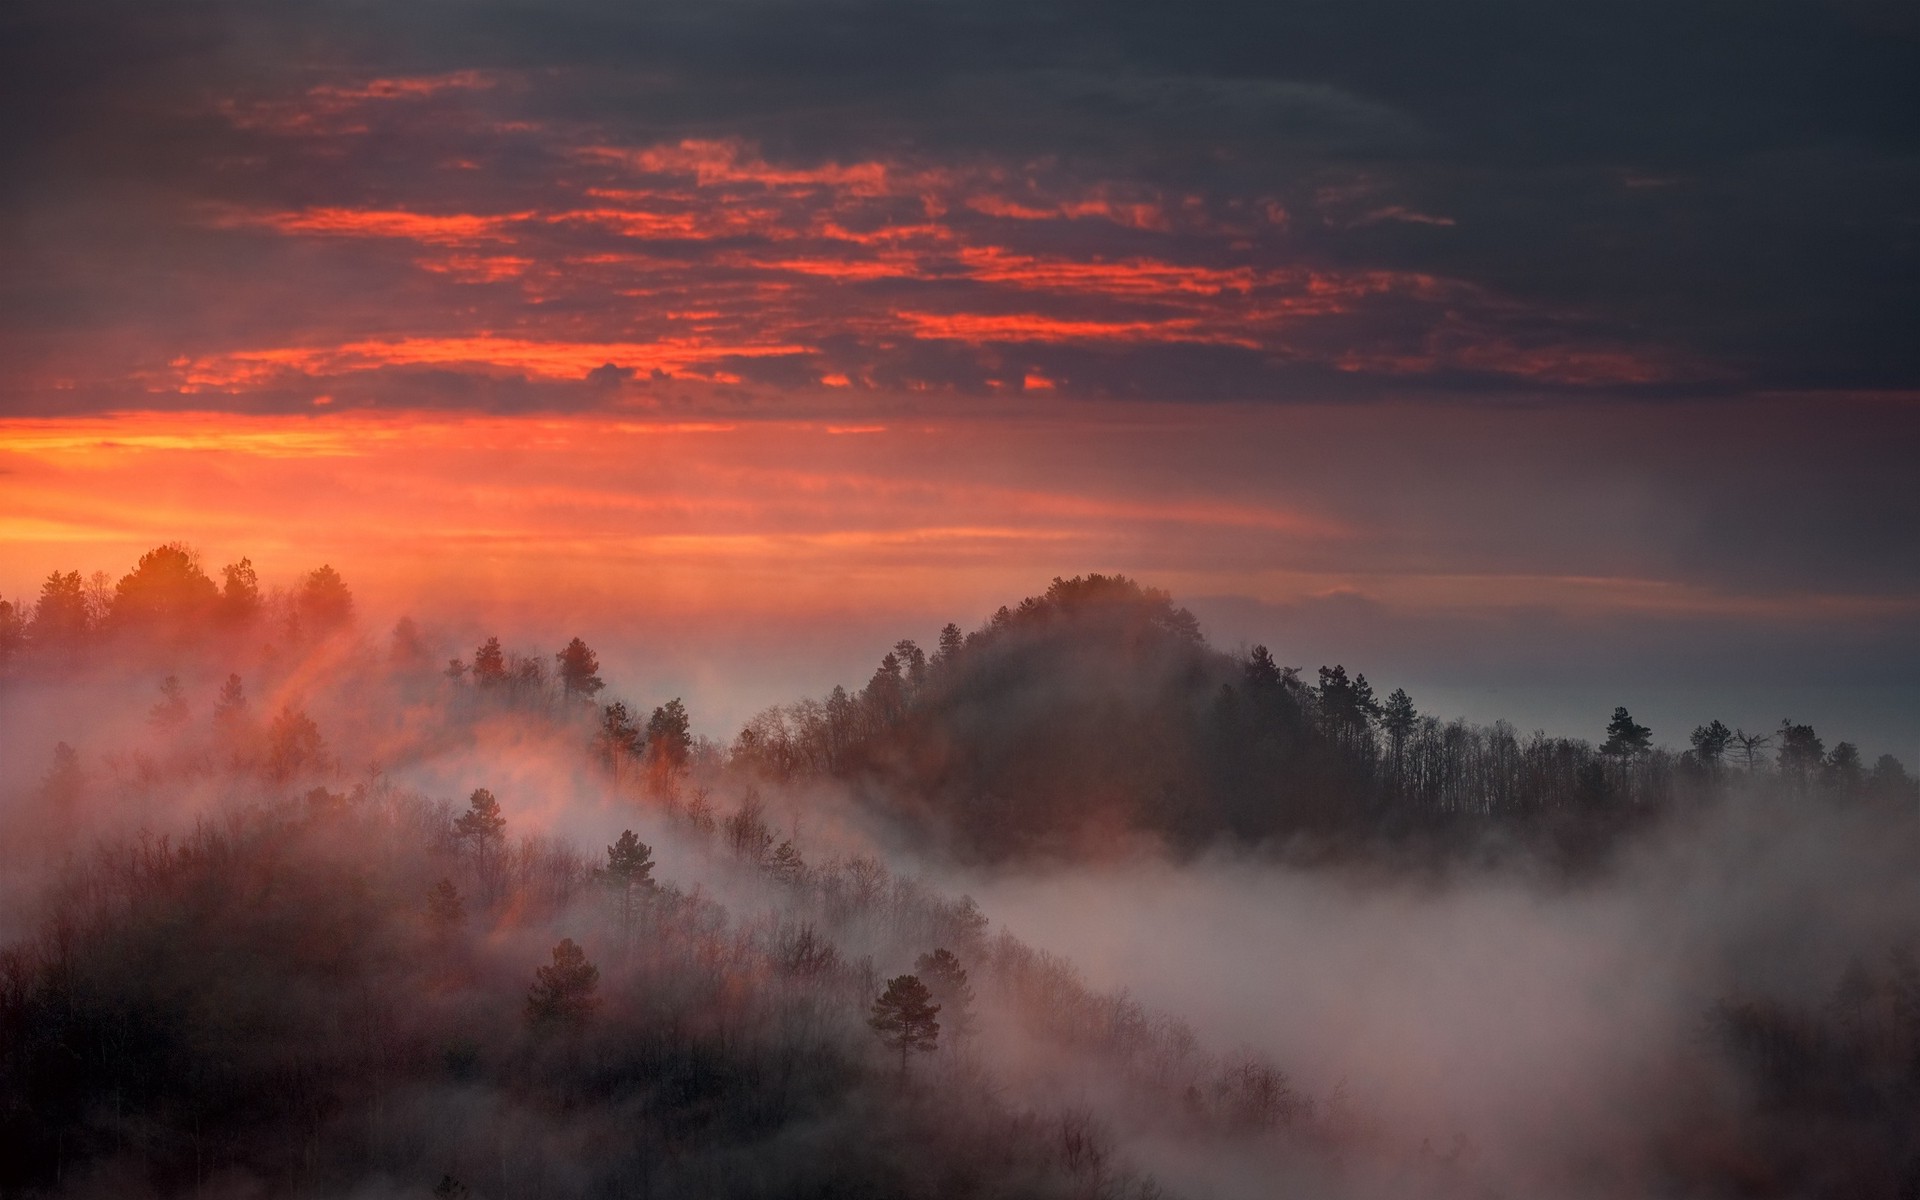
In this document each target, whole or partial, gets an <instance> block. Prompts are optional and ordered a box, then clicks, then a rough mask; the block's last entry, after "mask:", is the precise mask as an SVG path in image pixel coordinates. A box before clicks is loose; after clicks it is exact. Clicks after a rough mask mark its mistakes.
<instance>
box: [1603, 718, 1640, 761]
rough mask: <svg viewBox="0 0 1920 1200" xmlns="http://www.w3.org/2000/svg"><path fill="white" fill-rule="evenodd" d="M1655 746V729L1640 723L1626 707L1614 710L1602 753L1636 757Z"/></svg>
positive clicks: (1619, 756)
mask: <svg viewBox="0 0 1920 1200" xmlns="http://www.w3.org/2000/svg"><path fill="white" fill-rule="evenodd" d="M1652 748H1653V730H1651V729H1648V728H1647V727H1646V726H1645V725H1641V724H1638V723H1636V722H1635V721H1634V719H1633V714H1632V713H1630V712H1628V711H1627V710H1626V709H1625V708H1624V707H1621V708H1616V709H1614V710H1613V719H1612V720H1611V721H1608V722H1607V740H1606V741H1605V742H1604V743H1602V744H1601V746H1600V753H1602V754H1605V755H1607V756H1609V757H1611V758H1636V757H1638V756H1640V755H1642V754H1645V753H1646V752H1647V751H1648V750H1651V749H1652Z"/></svg>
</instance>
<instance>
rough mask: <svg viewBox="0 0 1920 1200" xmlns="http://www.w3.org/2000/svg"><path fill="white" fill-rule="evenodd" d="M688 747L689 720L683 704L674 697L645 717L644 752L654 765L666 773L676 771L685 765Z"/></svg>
mask: <svg viewBox="0 0 1920 1200" xmlns="http://www.w3.org/2000/svg"><path fill="white" fill-rule="evenodd" d="M692 750H693V732H692V723H691V722H690V721H689V720H688V718H687V706H686V705H684V704H682V703H680V698H679V697H678V696H676V697H674V698H673V699H671V700H669V701H667V702H666V703H665V704H662V705H661V706H660V707H659V708H656V709H654V710H653V715H652V716H650V717H648V718H647V751H648V753H650V754H651V755H652V756H653V760H654V762H655V763H656V764H659V765H660V766H662V767H664V768H665V769H666V770H667V771H669V772H677V771H680V770H682V769H683V768H685V767H686V765H687V756H688V754H689V753H690V752H691V751H692Z"/></svg>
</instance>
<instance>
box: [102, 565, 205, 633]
mask: <svg viewBox="0 0 1920 1200" xmlns="http://www.w3.org/2000/svg"><path fill="white" fill-rule="evenodd" d="M219 598H220V593H219V589H218V588H216V587H215V586H214V583H213V580H211V579H209V578H207V573H206V572H205V571H203V570H201V569H200V556H199V555H198V554H196V553H194V551H193V550H191V549H189V548H188V547H186V546H183V545H181V544H180V543H178V542H169V543H167V544H166V545H164V546H157V547H155V548H154V549H152V550H149V551H147V552H146V553H145V554H143V555H141V556H140V562H139V564H138V565H137V566H135V567H134V569H133V570H132V571H131V572H129V573H128V574H127V575H125V576H123V577H122V578H121V580H120V582H119V583H118V584H116V585H115V587H114V589H113V603H112V607H111V609H110V610H109V619H110V620H111V621H112V623H113V624H114V625H115V626H118V627H120V628H122V629H138V630H142V631H143V632H146V633H149V634H153V635H161V634H165V635H171V636H176V637H177V636H180V635H183V634H186V633H188V632H191V631H193V630H194V629H196V628H198V627H200V626H202V625H203V624H204V623H205V622H206V620H207V618H208V617H209V616H211V615H212V614H213V611H214V608H215V605H216V604H217V603H218V602H219Z"/></svg>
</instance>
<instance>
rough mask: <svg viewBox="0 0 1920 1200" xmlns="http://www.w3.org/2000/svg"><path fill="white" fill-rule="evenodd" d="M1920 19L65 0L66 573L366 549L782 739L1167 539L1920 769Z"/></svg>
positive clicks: (22, 360)
mask: <svg viewBox="0 0 1920 1200" xmlns="http://www.w3.org/2000/svg"><path fill="white" fill-rule="evenodd" d="M1915 11H1916V10H1914V9H1913V7H1912V6H1911V5H1909V4H1905V3H1899V2H1896V0H1886V2H1881V0H1798V2H1791V0H1782V2H1777V3H1766V4H1754V3H1752V2H1751V0H1743V2H1740V3H1732V2H1728V3H1719V2H1707V0H1701V2H1693V3H1687V4H1674V3H1671V2H1670V0H1667V2H1661V3H1654V2H1650V0H1647V2H1643V0H1607V2H1598V0H1567V2H1565V3H1555V4H1541V3H1538V2H1536V0H1525V2H1522V0H1514V2H1492V0H1481V2H1465V3H1459V4H1449V5H1434V4H1430V3H1427V2H1425V0H1343V2H1340V3H1334V2H1315V3H1303V2H1299V0H1288V2H1284V3H1275V2H1268V3H1260V4H1252V3H1225V2H1216V3H1207V2H1197V3H1184V4H1179V5H1172V4H1145V3H1138V2H1130V0H1102V2H1100V3H1080V2H1062V0H1021V2H1019V3H1014V2H1011V0H1005V2H1003V0H960V2H953V0H949V2H935V0H867V2H843V3H829V2H823V0H761V2H735V0H705V2H702V3H697V4H695V3H659V4H650V5H634V4H630V3H615V2H613V0H547V2H544V3H540V4H530V3H505V2H498V0H458V2H455V0H419V2H414V3H406V4H400V3H392V2H377V0H376V2H369V0H360V2H355V3H346V2H318V0H314V2H298V0H275V2H272V3H268V2H264V0H206V2H201V3H191V4H151V3H130V2H129V3H89V2H79V3H75V2H54V0H14V2H13V3H10V4H9V5H7V6H6V8H5V11H4V12H0V262H4V263H5V264H6V269H5V270H4V271H0V596H6V597H11V598H20V597H23V596H30V595H31V594H32V593H33V592H34V591H35V589H36V588H37V586H38V581H39V580H40V579H41V578H42V577H44V575H45V574H46V572H47V571H49V570H52V569H55V568H59V569H74V568H78V569H81V570H82V571H83V572H84V571H90V570H93V569H106V570H109V571H111V572H115V573H118V572H121V571H124V570H126V569H128V568H129V567H130V566H131V565H132V562H133V560H134V559H135V558H136V557H137V556H138V554H139V553H140V552H141V551H142V550H144V549H146V548H148V547H151V546H152V545H154V544H157V543H159V542H162V541H168V540H174V539H181V540H185V541H187V542H190V543H192V544H194V545H196V546H198V547H200V548H201V550H202V552H203V553H204V554H205V555H206V556H207V557H208V559H209V560H210V561H213V562H224V561H229V560H231V559H233V558H237V557H239V556H240V555H242V554H246V555H250V556H251V557H252V558H253V559H254V560H255V561H256V562H257V563H259V564H261V566H262V568H263V573H265V574H266V575H267V576H268V578H269V579H279V580H281V581H286V580H290V579H291V578H293V577H294V575H295V574H296V573H297V572H299V571H301V570H304V569H307V568H310V567H311V566H313V565H315V564H316V563H318V562H320V561H328V562H331V563H333V564H334V565H336V566H337V567H339V568H340V569H341V570H342V572H343V573H344V574H345V575H346V576H347V577H348V579H349V582H350V583H351V584H352V585H353V586H354V587H355V590H356V592H357V593H358V594H359V595H360V596H361V598H362V601H363V609H364V610H365V611H366V612H367V613H369V614H370V615H372V614H378V615H379V616H380V617H381V618H382V619H385V618H389V617H391V616H393V615H397V614H398V613H400V612H417V613H421V614H423V615H426V616H428V617H435V618H438V619H441V620H443V621H444V622H446V623H447V624H448V626H449V628H450V629H452V630H453V631H454V632H456V633H458V634H460V635H463V636H464V635H468V634H472V633H475V632H478V631H479V630H480V629H481V628H483V627H486V628H491V627H496V626H497V627H498V628H501V629H504V630H507V631H509V632H510V633H514V634H518V635H520V636H525V637H528V638H533V637H547V638H551V637H552V636H553V635H554V634H555V633H556V632H558V633H559V634H560V635H561V636H567V635H570V634H571V633H573V632H583V633H586V634H588V635H589V640H594V639H595V638H598V639H599V641H598V643H597V644H600V645H602V646H604V647H605V648H606V649H605V651H604V653H605V655H606V656H607V657H608V658H609V660H610V661H611V662H612V663H614V664H617V665H618V666H619V667H621V668H623V669H624V670H626V671H627V672H629V677H630V678H631V679H632V680H633V681H634V683H633V686H634V687H635V688H636V689H640V688H653V689H656V690H682V691H685V692H687V693H688V694H689V695H690V696H692V697H695V698H696V703H695V712H696V718H697V719H698V717H699V716H700V715H701V714H702V713H703V712H704V713H707V714H711V716H710V718H709V719H710V721H711V722H712V728H711V729H710V732H712V733H714V734H715V735H716V736H725V734H726V733H727V732H729V730H728V729H727V728H726V726H727V725H729V724H732V723H735V722H737V721H738V720H739V719H740V718H741V717H743V716H744V715H745V714H746V713H747V712H749V711H751V709H752V707H754V706H757V705H758V704H760V703H765V702H771V701H772V700H775V699H781V698H787V697H791V696H793V695H796V694H799V693H801V692H819V691H823V690H825V688H827V687H830V686H831V685H832V684H833V683H834V682H838V681H846V682H858V681H859V680H860V679H862V678H864V676H865V674H866V673H867V671H868V670H870V669H871V667H870V664H871V661H872V660H873V659H874V658H876V657H877V656H878V654H879V653H880V652H881V650H882V648H884V647H885V646H886V645H888V644H890V643H891V641H892V640H893V639H894V638H895V637H898V636H902V635H911V636H915V637H919V638H921V639H922V640H930V639H931V637H932V635H933V633H934V631H935V630H937V629H938V627H939V625H940V624H941V623H943V622H945V621H947V620H955V621H958V622H960V623H961V624H962V625H965V626H971V625H973V624H976V623H977V622H978V621H979V620H981V619H982V618H983V617H984V616H985V615H986V614H987V613H989V612H991V611H992V609H993V608H995V607H997V606H998V605H999V604H1002V603H1010V602H1013V601H1015V600H1017V599H1018V598H1019V597H1021V596H1024V595H1028V594H1031V593H1035V592H1038V591H1040V590H1042V589H1043V588H1044V587H1045V584H1046V581H1047V580H1048V579H1050V578H1051V577H1053V576H1055V575H1073V574H1076V573H1081V572H1085V571H1092V570H1100V571H1121V572H1124V573H1127V574H1130V575H1134V576H1137V577H1139V578H1141V579H1142V580H1143V581H1145V582H1148V583H1150V584H1154V585H1157V586H1161V587H1166V588H1168V589H1170V590H1172V591H1173V592H1174V593H1175V594H1176V596H1177V597H1178V598H1180V599H1181V600H1182V601H1184V602H1186V603H1188V604H1190V605H1191V606H1192V607H1193V608H1194V609H1195V611H1196V612H1197V613H1199V614H1200V615H1201V617H1202V619H1203V622H1204V623H1205V626H1206V628H1207V631H1208V633H1209V634H1210V636H1211V637H1212V638H1213V640H1214V641H1215V642H1216V643H1218V644H1221V645H1223V646H1227V647H1229V648H1231V647H1234V646H1238V645H1245V644H1251V643H1254V642H1264V643H1266V644H1268V645H1271V646H1273V647H1274V649H1275V653H1276V655H1277V656H1278V657H1279V658H1280V660H1281V661H1282V662H1283V663H1290V664H1293V665H1298V666H1302V667H1305V668H1307V669H1308V670H1309V672H1310V671H1311V670H1312V668H1314V667H1316V666H1318V665H1320V664H1321V663H1322V662H1333V661H1341V662H1344V663H1346V664H1348V665H1349V666H1350V667H1357V668H1358V669H1362V670H1365V671H1366V672H1367V673H1368V674H1369V676H1370V677H1371V678H1373V679H1375V680H1376V681H1379V682H1381V683H1384V684H1387V685H1404V686H1407V687H1408V688H1409V690H1410V691H1412V692H1413V693H1414V695H1415V699H1416V702H1422V703H1423V707H1427V708H1429V709H1432V710H1434V711H1437V712H1440V713H1441V714H1442V715H1449V716H1450V715H1454V714H1465V715H1470V716H1473V717H1475V718H1476V719H1486V720H1490V719H1493V718H1495V717H1502V716H1504V717H1507V718H1509V719H1511V720H1513V721H1514V722H1515V723H1516V724H1517V725H1519V726H1520V727H1521V728H1523V729H1528V728H1533V727H1536V726H1539V727H1546V728H1550V729H1552V730H1553V731H1555V732H1568V733H1582V734H1586V735H1589V736H1597V735H1598V734H1599V732H1600V730H1601V728H1602V727H1603V726H1604V724H1605V719H1606V714H1607V713H1609V712H1610V711H1611V708H1612V706H1613V705H1614V704H1616V703H1621V704H1628V705H1630V706H1631V707H1633V708H1634V710H1635V712H1636V715H1639V716H1641V718H1642V719H1643V720H1647V721H1648V723H1650V724H1652V725H1653V726H1654V729H1655V732H1656V735H1657V736H1658V737H1660V738H1661V739H1662V740H1664V741H1667V742H1670V743H1680V742H1683V741H1684V738H1685V735H1686V732H1687V730H1688V729H1690V728H1691V726H1692V725H1693V724H1694V723H1697V722H1698V721H1701V720H1705V719H1707V718H1709V717H1714V716H1719V717H1722V718H1724V719H1726V720H1728V722H1729V723H1730V724H1733V723H1740V724H1744V725H1746V726H1747V727H1749V728H1752V727H1755V726H1764V727H1771V726H1773V725H1775V724H1777V723H1778V722H1779V720H1780V719H1781V718H1782V717H1787V716H1791V717H1793V718H1794V719H1795V720H1812V721H1814V722H1815V723H1816V724H1817V725H1820V726H1821V727H1822V732H1823V733H1829V739H1830V740H1832V739H1834V738H1838V737H1849V738H1852V739H1853V740H1856V741H1858V742H1860V743H1861V744H1862V747H1863V749H1866V750H1868V751H1869V752H1870V753H1877V752H1881V751H1892V752H1895V753H1898V754H1900V755H1901V756H1902V757H1904V758H1906V759H1907V760H1908V762H1909V763H1916V764H1920V483H1917V482H1916V477H1917V476H1920V472H1916V470H1915V464H1916V463H1920V338H1916V337H1915V336H1914V335H1913V330H1914V328H1915V326H1916V319H1917V318H1920V17H1916V15H1915ZM1829 731H1831V732H1829Z"/></svg>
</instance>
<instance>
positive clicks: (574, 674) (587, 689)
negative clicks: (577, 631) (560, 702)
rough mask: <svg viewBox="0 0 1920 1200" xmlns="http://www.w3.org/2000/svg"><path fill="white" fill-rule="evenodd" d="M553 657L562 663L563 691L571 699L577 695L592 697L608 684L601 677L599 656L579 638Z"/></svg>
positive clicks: (561, 678)
mask: <svg viewBox="0 0 1920 1200" xmlns="http://www.w3.org/2000/svg"><path fill="white" fill-rule="evenodd" d="M553 658H554V661H555V662H556V663H558V664H559V665H560V688H561V691H562V692H563V693H564V694H565V696H566V697H567V698H568V699H569V700H571V699H572V698H573V697H575V696H583V697H585V698H587V699H592V698H593V694H594V693H595V692H598V691H599V690H600V689H601V688H603V687H605V686H607V685H606V684H605V683H604V682H602V681H601V679H600V659H599V656H598V655H596V654H594V652H593V651H592V650H590V649H588V647H587V644H586V643H585V642H583V641H581V640H580V639H579V638H574V639H573V640H572V641H570V642H568V643H567V648H566V649H565V650H562V651H561V652H560V653H558V654H556V655H554V656H553Z"/></svg>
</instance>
